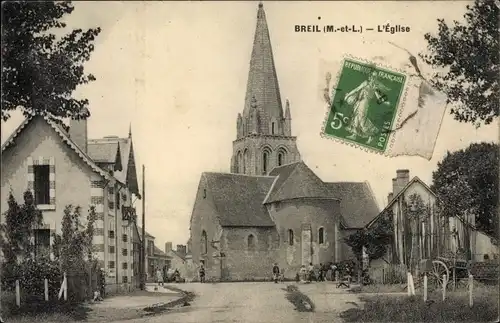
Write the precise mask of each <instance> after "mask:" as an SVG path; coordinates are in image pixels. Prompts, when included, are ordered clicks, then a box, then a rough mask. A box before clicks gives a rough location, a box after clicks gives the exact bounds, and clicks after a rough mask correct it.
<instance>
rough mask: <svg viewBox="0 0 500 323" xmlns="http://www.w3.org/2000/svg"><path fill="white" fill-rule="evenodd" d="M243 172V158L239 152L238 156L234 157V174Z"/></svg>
mask: <svg viewBox="0 0 500 323" xmlns="http://www.w3.org/2000/svg"><path fill="white" fill-rule="evenodd" d="M242 171H243V156H242V154H241V151H238V155H237V157H236V172H238V173H242Z"/></svg>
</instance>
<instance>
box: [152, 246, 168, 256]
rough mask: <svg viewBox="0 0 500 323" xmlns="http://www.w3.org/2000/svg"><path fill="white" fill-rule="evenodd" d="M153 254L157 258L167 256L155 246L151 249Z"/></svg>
mask: <svg viewBox="0 0 500 323" xmlns="http://www.w3.org/2000/svg"><path fill="white" fill-rule="evenodd" d="M153 254H155V255H158V256H166V255H167V254H166V253H165V251H163V250H161V249H160V248H158V247H157V246H154V248H153Z"/></svg>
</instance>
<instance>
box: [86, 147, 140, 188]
mask: <svg viewBox="0 0 500 323" xmlns="http://www.w3.org/2000/svg"><path fill="white" fill-rule="evenodd" d="M87 144H88V148H87V149H88V152H89V155H90V156H91V157H92V158H93V159H94V160H96V161H100V162H106V163H115V161H116V154H117V152H118V145H119V147H120V153H121V156H120V159H121V162H122V167H121V168H122V170H116V171H115V172H114V174H113V175H114V176H115V177H116V179H117V180H119V181H120V182H121V183H123V184H126V183H127V167H128V163H129V155H130V148H131V144H132V139H131V138H119V137H104V138H100V139H90V140H89V141H88V143H87Z"/></svg>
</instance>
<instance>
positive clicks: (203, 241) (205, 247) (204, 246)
mask: <svg viewBox="0 0 500 323" xmlns="http://www.w3.org/2000/svg"><path fill="white" fill-rule="evenodd" d="M207 243H208V242H207V232H206V231H205V230H203V231H202V232H201V253H202V254H206V253H207V252H208V245H207Z"/></svg>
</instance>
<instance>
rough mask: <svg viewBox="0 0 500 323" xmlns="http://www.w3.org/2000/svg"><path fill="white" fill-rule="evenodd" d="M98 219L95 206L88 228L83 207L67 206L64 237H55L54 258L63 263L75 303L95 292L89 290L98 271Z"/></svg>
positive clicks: (69, 291)
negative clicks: (95, 247) (95, 255)
mask: <svg viewBox="0 0 500 323" xmlns="http://www.w3.org/2000/svg"><path fill="white" fill-rule="evenodd" d="M96 219H97V218H96V212H95V208H94V207H93V206H91V207H90V209H89V213H88V216H87V221H86V224H85V225H84V223H83V221H82V214H81V207H79V206H76V207H73V206H72V205H67V206H66V207H65V209H64V215H63V219H62V226H61V227H62V230H61V231H62V234H61V235H58V234H54V256H55V257H57V258H56V259H57V260H58V261H59V262H60V265H61V270H62V271H63V272H66V273H67V278H68V296H69V298H70V299H71V300H75V301H81V300H83V299H85V298H86V297H87V296H89V295H90V293H91V291H92V290H89V289H88V287H89V285H91V284H92V274H91V273H92V272H93V271H95V269H96V268H95V267H96V261H95V259H94V254H93V238H94V225H95V221H96ZM89 273H90V275H89ZM94 278H96V277H94ZM91 288H92V289H93V288H94V286H92V287H91Z"/></svg>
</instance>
